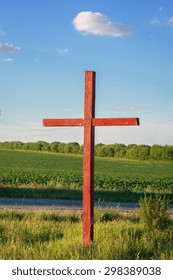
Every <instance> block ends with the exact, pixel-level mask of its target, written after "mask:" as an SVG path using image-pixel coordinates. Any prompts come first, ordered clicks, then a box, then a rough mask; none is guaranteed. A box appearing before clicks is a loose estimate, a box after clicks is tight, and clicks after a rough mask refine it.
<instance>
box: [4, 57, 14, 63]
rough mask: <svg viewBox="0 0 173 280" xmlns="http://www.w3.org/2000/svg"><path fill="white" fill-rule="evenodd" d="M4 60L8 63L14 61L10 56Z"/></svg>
mask: <svg viewBox="0 0 173 280" xmlns="http://www.w3.org/2000/svg"><path fill="white" fill-rule="evenodd" d="M4 62H6V63H10V62H13V59H12V58H10V57H8V58H4Z"/></svg>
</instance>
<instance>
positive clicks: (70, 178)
mask: <svg viewBox="0 0 173 280" xmlns="http://www.w3.org/2000/svg"><path fill="white" fill-rule="evenodd" d="M0 159H1V160H0V187H6V186H8V187H10V186H11V187H18V186H25V187H26V186H30V187H31V186H34V187H36V188H52V189H53V188H66V189H76V190H80V189H81V188H82V156H72V155H71V156H70V155H63V154H61V155H60V154H52V153H43V152H24V151H14V150H0ZM172 170H173V162H171V161H170V162H163V161H162V162H161V161H160V162H159V161H158V162H152V161H151V162H150V161H145V162H144V161H143V162H142V161H130V160H116V159H110V158H96V159H95V189H96V190H114V191H133V192H134V191H135V192H143V191H144V190H146V191H150V192H168V193H173V172H172Z"/></svg>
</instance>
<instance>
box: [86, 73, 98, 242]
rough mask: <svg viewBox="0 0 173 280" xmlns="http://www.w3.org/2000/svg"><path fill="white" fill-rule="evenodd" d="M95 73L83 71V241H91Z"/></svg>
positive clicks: (92, 222) (92, 221)
mask: <svg viewBox="0 0 173 280" xmlns="http://www.w3.org/2000/svg"><path fill="white" fill-rule="evenodd" d="M95 77H96V73H95V72H91V71H86V72H85V101H84V159H83V174H84V176H83V243H84V245H85V246H88V245H89V244H90V242H91V241H93V224H94V140H95V127H94V126H92V119H93V118H95V81H96V79H95Z"/></svg>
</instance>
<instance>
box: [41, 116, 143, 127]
mask: <svg viewBox="0 0 173 280" xmlns="http://www.w3.org/2000/svg"><path fill="white" fill-rule="evenodd" d="M84 123H85V120H84V119H44V120H43V125H44V126H84ZM91 125H92V126H126V125H139V118H92V122H91Z"/></svg>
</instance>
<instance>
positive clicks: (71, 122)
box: [43, 71, 139, 246]
mask: <svg viewBox="0 0 173 280" xmlns="http://www.w3.org/2000/svg"><path fill="white" fill-rule="evenodd" d="M95 78H96V73H95V72H93V71H86V72H85V101H84V119H44V120H43V125H44V126H84V159H83V244H84V246H88V245H90V242H91V241H93V237H94V233H93V225H94V134H95V126H128V125H139V119H138V118H106V119H105V118H95Z"/></svg>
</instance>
